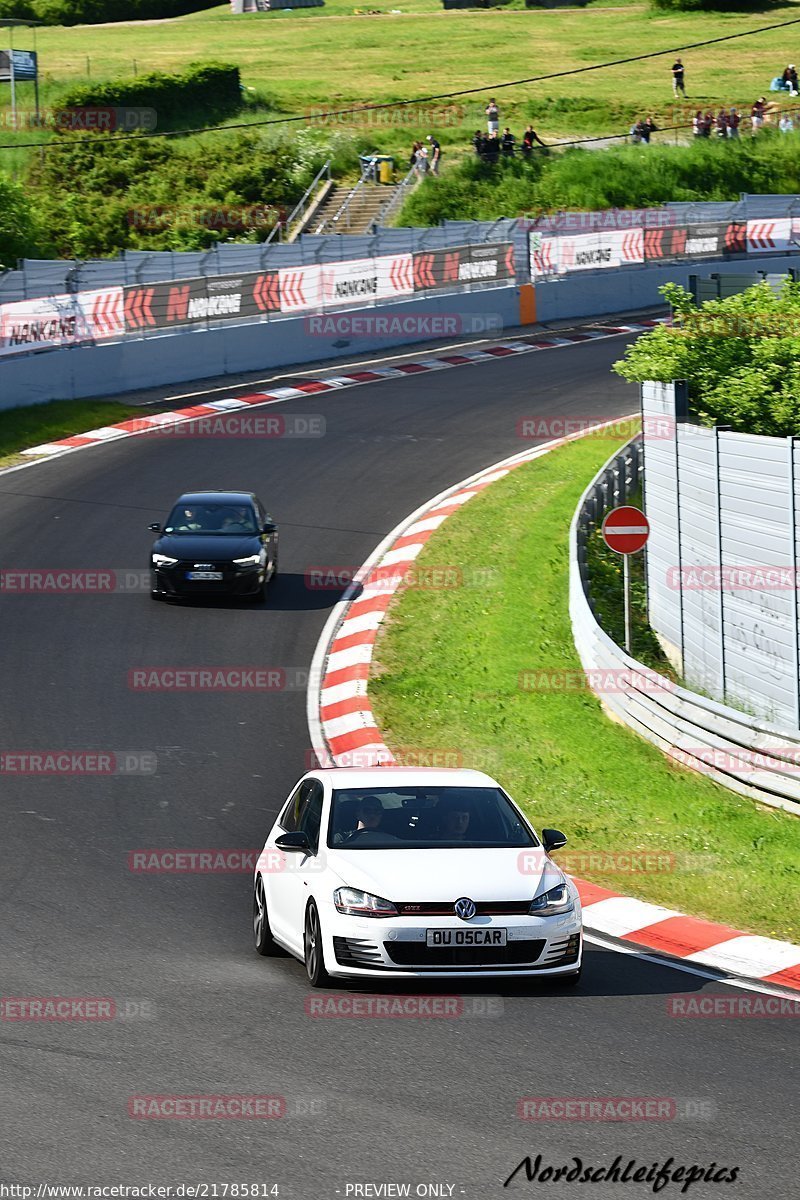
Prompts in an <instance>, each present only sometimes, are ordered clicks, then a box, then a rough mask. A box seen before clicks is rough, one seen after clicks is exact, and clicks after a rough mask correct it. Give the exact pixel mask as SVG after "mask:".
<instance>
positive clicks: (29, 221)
mask: <svg viewBox="0 0 800 1200" xmlns="http://www.w3.org/2000/svg"><path fill="white" fill-rule="evenodd" d="M38 236H39V229H38V226H37V223H36V219H35V217H34V214H33V210H32V208H31V205H30V202H29V200H28V198H27V196H26V195H25V193H24V192H23V190H22V188H21V187H19V186H18V185H17V184H16V183H14V182H13V181H12V180H10V179H8V178H6V176H4V175H0V267H15V266H16V265H17V259H18V258H25V257H27V256H29V255H32V254H34V253H35V251H36V245H37V239H38Z"/></svg>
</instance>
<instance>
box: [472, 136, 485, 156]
mask: <svg viewBox="0 0 800 1200" xmlns="http://www.w3.org/2000/svg"><path fill="white" fill-rule="evenodd" d="M472 149H473V150H474V151H475V153H476V154H477V155H478V157H479V158H480V156H481V155H482V154H483V134H482V133H481V131H480V129H476V130H475V132H474V133H473V135H472Z"/></svg>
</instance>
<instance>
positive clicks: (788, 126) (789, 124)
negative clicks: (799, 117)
mask: <svg viewBox="0 0 800 1200" xmlns="http://www.w3.org/2000/svg"><path fill="white" fill-rule="evenodd" d="M778 128H779V129H780V131H781V133H794V121H793V120H792V114H791V113H784V114H783V116H782V117H781V119H780V121H778Z"/></svg>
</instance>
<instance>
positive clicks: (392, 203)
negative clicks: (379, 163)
mask: <svg viewBox="0 0 800 1200" xmlns="http://www.w3.org/2000/svg"><path fill="white" fill-rule="evenodd" d="M415 179H416V180H417V181H419V176H418V175H417V171H416V167H412V168H411V170H410V171H409V172H408V174H407V175H406V177H405V179H402V180H401V181H400V183H399V184H398V185H397V188H396V190H395V191H394V193H393V194H392V195H391V196H390V197H389V199H388V200H387V201H386V203H385V204H384V206H383V208H381V209H380V210H379V211H378V213H377V214H376V216H375V220H374V221H373V222H372V232H373V233H374V232H375V230H376V229H377V227H378V226H379V225H383V224H385V222H386V219H387V217H390V216H391V215H392V213H393V212H394V210H395V209H396V208H397V206H398V205H399V203H400V201H401V200H402V199H403V197H404V195H405V193H406V189H407V188H408V189H409V190H410V188H411V186H412V184H413V183H414V180H415Z"/></svg>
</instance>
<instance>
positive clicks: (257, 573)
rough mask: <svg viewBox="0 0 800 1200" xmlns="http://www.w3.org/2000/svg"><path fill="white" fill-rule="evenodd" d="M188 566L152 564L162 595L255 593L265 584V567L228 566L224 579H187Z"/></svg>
mask: <svg viewBox="0 0 800 1200" xmlns="http://www.w3.org/2000/svg"><path fill="white" fill-rule="evenodd" d="M186 571H187V568H186V567H185V566H182V567H151V569H150V582H151V589H152V591H154V592H157V593H158V594H159V595H161V596H171V597H174V598H176V599H182V600H183V599H189V598H190V597H192V596H202V597H204V598H206V599H207V598H208V597H211V596H253V595H255V593H256V592H257V591H258V589H259V587H260V586H261V568H260V567H246V568H244V570H232V569H230V568H226V569H224V570H223V571H222V575H223V578H222V579H187V578H186Z"/></svg>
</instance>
